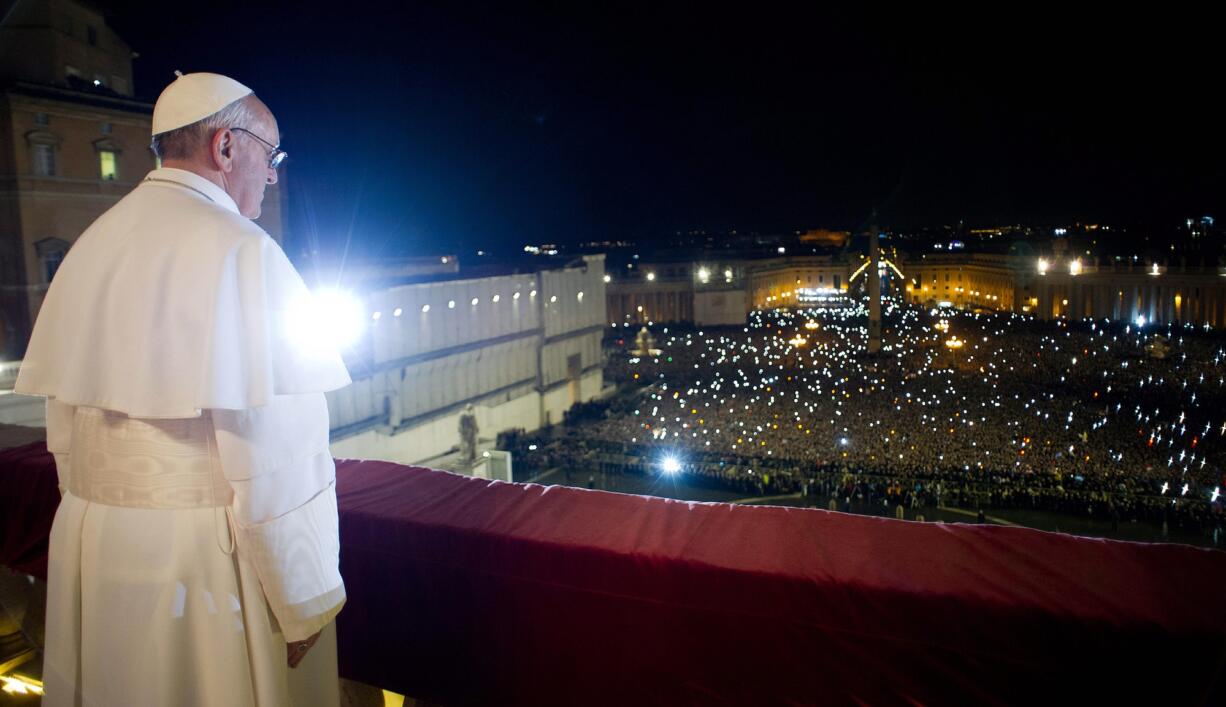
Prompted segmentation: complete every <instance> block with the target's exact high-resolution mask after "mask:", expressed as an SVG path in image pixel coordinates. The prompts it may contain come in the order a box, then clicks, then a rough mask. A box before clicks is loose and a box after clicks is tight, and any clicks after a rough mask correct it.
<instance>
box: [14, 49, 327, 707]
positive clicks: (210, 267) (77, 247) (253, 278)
mask: <svg viewBox="0 0 1226 707" xmlns="http://www.w3.org/2000/svg"><path fill="white" fill-rule="evenodd" d="M153 149H154V152H155V153H156V154H157V155H158V157H159V158H160V159H161V166H160V168H158V169H156V170H154V171H153V172H151V173H149V175H148V176H146V177H145V179H144V180H143V181H142V182H141V183H140V184H139V185H138V186H137V187H136V188H135V189H133V190H132V192H131V193H130V194H128V195H127V196H126V197H124V198H123V199H122V200H120V201H119V202H118V203H117V204H116V205H115V206H114V207H112V208H111V209H110V210H108V211H107V212H106V213H104V214H103V215H102V216H101V217H99V218H98V220H97V221H95V222H94V223H93V224H92V225H91V226H90V227H89V228H88V229H86V231H85V232H84V233H83V234H82V235H81V237H80V238H79V239H78V240H77V242H76V243H75V244H74V245H73V247H72V249H71V250H70V251H69V253H68V255H67V256H66V257H65V259H64V262H63V264H62V265H61V267H60V269H59V271H58V272H57V273H56V277H55V280H54V281H53V282H52V284H51V287H50V289H49V290H48V292H47V296H46V299H45V300H44V303H43V306H42V309H41V311H40V312H39V316H38V321H37V322H36V324H35V327H34V331H33V334H32V336H31V340H30V344H29V347H28V350H27V354H26V357H25V360H24V362H23V364H22V369H21V372H20V374H19V376H18V380H17V384H16V390H17V391H18V392H21V393H26V394H31V395H42V396H46V398H47V447H48V449H49V450H50V451H51V452H52V453H53V454H54V455H55V460H56V466H57V470H58V474H59V483H60V488H61V492H62V494H63V499H62V501H61V503H60V506H59V510H58V511H57V512H56V516H55V523H54V525H53V527H52V530H51V547H50V559H49V567H48V584H47V631H46V647H45V652H44V664H43V678H44V684H45V689H46V697H45V699H44V704H46V705H71V704H97V705H225V706H226V707H231V706H234V705H252V704H255V705H283V704H291V703H292V704H333V705H335V704H337V703H338V702H339V691H338V685H337V682H338V681H337V672H336V643H335V640H336V639H335V631H334V628H333V619H334V618H335V617H336V615H337V613H338V612H340V610H341V607H342V605H343V604H344V602H345V586H344V583H343V582H342V580H341V576H340V572H339V551H340V550H339V548H340V544H339V540H338V534H337V533H338V529H337V511H336V492H335V465H334V463H333V460H332V456H331V454H330V452H329V450H328V430H329V424H328V408H327V403H326V401H325V398H324V393H325V392H327V391H330V390H334V389H337V388H340V387H342V386H345V385H347V384H348V383H349V382H350V379H349V374H348V372H347V371H346V369H345V366H344V363H343V362H342V360H341V357H340V354H339V353H338V352H337V351H336V349H335V348H334V347H332V346H330V345H329V343H328V342H329V339H328V333H327V332H323V331H314V330H313V329H312V322H314V321H317V320H318V318H313V317H311V316H310V312H309V310H307V309H306V308H308V307H309V306H310V302H311V295H310V293H309V292H308V291H307V288H306V286H305V284H304V283H303V281H302V278H301V277H300V276H299V275H298V273H297V272H296V271H295V270H294V268H293V266H292V265H291V264H290V262H289V260H288V259H287V258H286V257H285V254H284V253H283V252H282V250H281V248H280V247H279V246H278V245H277V243H276V242H275V241H273V240H272V239H271V238H270V237H269V236H268V234H267V233H265V232H264V231H263V230H262V229H261V228H260V227H259V226H257V225H256V224H255V223H253V222H252V219H254V218H257V217H258V216H259V215H260V208H261V202H262V200H263V198H264V190H265V187H266V186H267V185H269V184H273V183H275V182H276V181H277V167H278V165H279V164H280V163H281V162H282V161H283V160H284V159H285V152H284V151H282V150H281V148H280V132H279V128H278V125H277V121H276V119H275V118H274V117H273V115H272V113H271V111H269V109H268V107H267V106H265V105H264V103H263V102H261V101H260V100H259V99H258V98H256V97H255V95H254V94H253V93H252V91H251V89H249V88H247V87H246V86H243V85H242V84H240V83H238V82H237V81H235V80H233V79H230V78H227V77H225V76H220V75H217V74H209V73H195V74H186V75H183V74H180V75H179V76H178V78H177V79H176V80H175V81H173V82H172V83H171V84H170V85H169V86H168V87H167V88H166V89H165V90H164V91H163V92H162V94H161V96H160V97H159V98H158V100H157V104H156V105H155V107H154V111H153Z"/></svg>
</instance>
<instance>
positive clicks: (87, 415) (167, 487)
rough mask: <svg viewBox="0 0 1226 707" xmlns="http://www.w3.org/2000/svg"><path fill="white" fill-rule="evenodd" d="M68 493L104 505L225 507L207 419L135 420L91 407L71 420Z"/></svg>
mask: <svg viewBox="0 0 1226 707" xmlns="http://www.w3.org/2000/svg"><path fill="white" fill-rule="evenodd" d="M71 459H72V462H71V472H70V474H69V478H68V490H69V491H70V492H71V493H72V494H73V495H74V496H76V497H78V498H81V499H83V500H87V501H92V502H95V503H103V504H106V505H111V506H126V507H130V508H149V509H183V508H216V507H220V506H227V505H229V504H230V501H231V497H232V494H233V492H232V490H231V489H230V485H229V484H228V483H227V482H226V479H225V477H224V476H222V473H221V468H220V465H219V464H218V463H217V456H216V447H215V446H214V442H213V419H212V417H211V416H210V414H209V411H207V410H205V411H203V412H202V413H201V415H200V417H195V418H181V419H140V418H131V417H128V416H126V415H124V414H122V413H117V412H111V411H109V410H102V409H99V408H93V407H78V408H77V409H76V414H75V415H74V417H73V431H72V452H71Z"/></svg>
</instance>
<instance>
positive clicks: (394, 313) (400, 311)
mask: <svg viewBox="0 0 1226 707" xmlns="http://www.w3.org/2000/svg"><path fill="white" fill-rule="evenodd" d="M401 314H404V310H403V309H401V308H400V307H397V308H395V309H393V310H392V316H393V317H399V316H400V315H401Z"/></svg>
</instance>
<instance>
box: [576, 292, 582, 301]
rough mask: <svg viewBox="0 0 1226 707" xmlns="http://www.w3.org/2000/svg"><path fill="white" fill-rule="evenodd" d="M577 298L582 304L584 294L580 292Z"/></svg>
mask: <svg viewBox="0 0 1226 707" xmlns="http://www.w3.org/2000/svg"><path fill="white" fill-rule="evenodd" d="M575 297H576V298H577V299H578V300H579V301H580V302H582V301H583V293H582V292H580V293H579V294H577V295H575Z"/></svg>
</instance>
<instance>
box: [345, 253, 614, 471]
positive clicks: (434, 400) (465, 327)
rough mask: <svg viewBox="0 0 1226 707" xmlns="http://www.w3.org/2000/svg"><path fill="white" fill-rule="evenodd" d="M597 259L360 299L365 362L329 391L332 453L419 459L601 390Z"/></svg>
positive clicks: (557, 418) (542, 418)
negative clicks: (471, 415)
mask: <svg viewBox="0 0 1226 707" xmlns="http://www.w3.org/2000/svg"><path fill="white" fill-rule="evenodd" d="M604 274H605V272H604V256H602V255H589V256H584V257H583V258H582V260H580V261H577V262H572V263H570V264H567V265H565V266H559V267H554V268H549V267H546V268H543V269H541V270H539V271H537V272H534V273H525V274H507V275H500V276H492V277H482V278H475V279H461V278H459V277H457V278H456V279H439V280H434V281H430V282H422V283H417V284H409V285H403V286H399V287H392V288H388V289H382V290H379V291H376V292H373V293H370V294H368V295H367V296H366V298H365V299H366V306H367V308H368V309H369V310H370V312H369V314H370V317H371V321H370V330H369V338H370V353H369V355H368V360H366V361H358V362H351V364H350V368H351V372H352V373H353V377H354V382H353V384H352V385H350V386H347V387H345V388H343V389H341V390H338V391H335V392H333V393H330V394H329V395H328V408H329V411H330V413H331V416H332V440H333V442H332V450H333V454H334V455H335V456H337V457H355V458H363V459H385V460H389V461H397V462H401V463H406V464H412V463H421V462H426V461H429V460H432V459H436V458H437V457H439V456H441V455H444V454H446V453H448V452H449V451H450V450H452V449H453V448H455V447H456V446H457V445H458V440H459V436H458V432H457V430H458V424H459V416H460V413H461V412H462V411H463V410H464V408H465V407H466V406H467V405H469V404H472V405H473V406H474V409H475V412H476V415H477V424H478V427H479V428H480V436H481V437H482V438H483V439H487V440H492V439H493V438H494V437H495V436H496V435H497V434H498V433H499V432H502V431H505V430H511V429H515V428H522V429H525V430H529V431H531V430H535V429H537V428H539V427H543V426H547V425H551V424H555V423H558V422H561V421H562V415H563V413H564V412H565V411H566V410H568V409H569V408H570V407H571V406H572V405H574V404H575V403H580V402H585V401H589V400H592V399H593V398H595V397H597V396H598V395H600V393H601V391H602V389H603V387H604V382H603V381H604V374H603V365H604V361H603V352H602V349H601V340H602V338H603V335H604V329H605V327H606V326H607V325H606V324H605V282H604Z"/></svg>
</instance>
